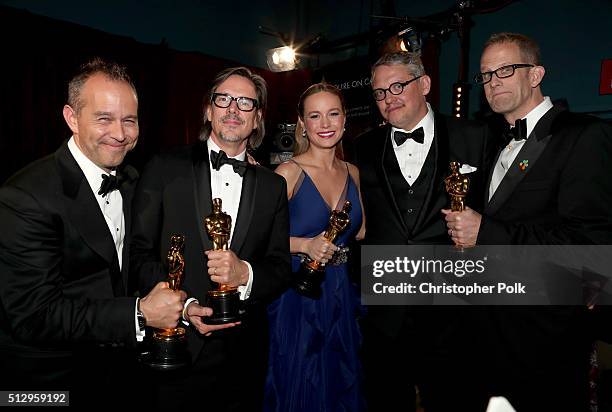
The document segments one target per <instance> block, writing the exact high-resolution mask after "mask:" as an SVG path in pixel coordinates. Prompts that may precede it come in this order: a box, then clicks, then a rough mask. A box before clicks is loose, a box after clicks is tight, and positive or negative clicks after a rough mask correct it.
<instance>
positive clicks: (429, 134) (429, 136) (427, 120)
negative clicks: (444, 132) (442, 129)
mask: <svg viewBox="0 0 612 412" xmlns="http://www.w3.org/2000/svg"><path fill="white" fill-rule="evenodd" d="M426 104H427V114H426V115H425V116H423V118H422V119H421V120H420V121H419V122H418V123H417V124H416V125H415V126H414V127H413V128H412V129H411V130H404V129H400V128H399V127H395V126H392V127H391V137H393V133H395V132H396V131H400V132H404V133H412V132H413V131H414V130H416V129H418V128H419V127H422V128H423V132H424V133H425V139H424V141H423V143H426V142H428V141H430V140H433V134H434V114H433V110H432V109H431V106H430V105H429V103H426ZM391 141H392V142H393V147H397V144H396V143H395V140H394V139H393V138H392V139H391Z"/></svg>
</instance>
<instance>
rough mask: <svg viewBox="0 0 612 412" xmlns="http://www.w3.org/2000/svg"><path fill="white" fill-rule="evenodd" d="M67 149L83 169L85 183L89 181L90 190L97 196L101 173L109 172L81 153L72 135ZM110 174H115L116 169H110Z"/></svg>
mask: <svg viewBox="0 0 612 412" xmlns="http://www.w3.org/2000/svg"><path fill="white" fill-rule="evenodd" d="M68 150H70V153H71V154H72V156H73V157H74V160H76V162H77V164H78V165H79V167H80V168H81V170H82V171H83V174H84V175H85V179H87V183H89V186H90V187H91V190H92V191H93V192H94V194H95V195H96V196H98V190H99V189H100V185H101V184H102V175H103V174H104V175H107V174H109V173H108V172H107V171H106V170H104V169H102V168H101V167H100V166H98V165H97V164H95V163H94V162H92V161H91V160H90V159H89V158H88V157H87V156H85V154H83V152H82V151H81V149H79V147H78V146H77V144H76V142H75V141H74V136H72V137H71V138H70V140H68ZM110 174H111V175H116V174H117V171H116V170H112V171H111V172H110Z"/></svg>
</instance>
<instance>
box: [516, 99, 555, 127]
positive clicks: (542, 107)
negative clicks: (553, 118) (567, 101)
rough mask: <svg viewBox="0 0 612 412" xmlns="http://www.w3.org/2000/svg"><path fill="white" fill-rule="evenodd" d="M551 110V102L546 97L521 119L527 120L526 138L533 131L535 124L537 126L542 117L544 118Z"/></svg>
mask: <svg viewBox="0 0 612 412" xmlns="http://www.w3.org/2000/svg"><path fill="white" fill-rule="evenodd" d="M552 108H553V104H552V101H551V100H550V97H548V96H546V97H544V100H542V102H541V103H540V104H538V105H537V106H536V107H534V108H533V109H532V110H531V111H530V112H529V113H527V116H525V117H524V118H523V119H526V120H527V136H529V135H530V134H531V132H532V131H533V129H535V126H536V124H538V122H539V121H540V119H541V118H542V116H544V115H545V114H546V113H547V112H548V111H549V110H550V109H552Z"/></svg>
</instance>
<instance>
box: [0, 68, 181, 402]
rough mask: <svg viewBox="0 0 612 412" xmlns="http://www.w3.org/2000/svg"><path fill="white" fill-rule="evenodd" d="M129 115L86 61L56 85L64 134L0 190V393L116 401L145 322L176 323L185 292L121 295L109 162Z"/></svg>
mask: <svg viewBox="0 0 612 412" xmlns="http://www.w3.org/2000/svg"><path fill="white" fill-rule="evenodd" d="M137 111H138V99H137V95H136V90H135V88H134V85H133V84H132V82H131V80H130V77H129V76H128V74H127V73H126V71H125V68H124V67H122V66H119V65H117V64H116V63H111V62H107V61H104V60H102V59H99V58H96V59H93V60H91V61H90V62H88V63H86V64H84V65H83V66H82V67H81V70H80V72H79V73H78V74H77V75H76V76H75V77H74V78H73V79H72V80H71V81H70V83H69V85H68V104H66V105H65V106H64V109H63V115H64V119H65V121H66V123H67V124H68V127H69V128H70V130H71V131H72V137H71V138H70V139H69V140H68V141H67V142H66V143H64V144H62V146H61V147H60V148H59V149H58V150H57V151H56V152H55V153H53V154H51V155H49V156H47V157H45V158H43V159H40V160H38V161H36V162H34V163H32V164H30V165H29V166H27V167H26V168H24V169H23V170H21V171H19V172H17V173H16V174H15V175H14V176H13V177H11V178H10V179H9V180H8V181H7V182H6V183H5V184H4V185H3V186H2V188H0V226H2V230H3V234H2V236H1V237H0V302H1V305H0V370H2V371H3V372H2V385H1V386H0V387H1V388H2V389H3V390H6V389H15V390H51V389H54V390H70V391H71V393H70V401H71V404H72V405H76V406H79V405H80V407H81V408H86V405H87V404H86V403H84V401H85V400H86V399H90V400H91V399H93V400H94V401H95V402H97V404H98V405H100V404H105V400H107V399H108V400H115V399H116V398H114V397H109V393H110V392H108V391H109V390H110V388H113V391H115V390H117V391H119V392H118V393H123V392H122V390H123V388H122V387H121V383H122V382H125V381H126V380H127V377H126V374H125V373H124V372H125V370H126V368H125V366H126V365H127V364H128V363H130V358H129V356H128V355H133V354H132V353H131V352H130V351H129V349H130V348H131V349H133V348H134V347H135V346H136V343H137V341H138V340H142V336H143V334H144V332H145V331H144V328H145V325H150V326H153V327H162V328H170V327H175V326H176V324H177V322H178V320H179V317H180V314H181V310H182V307H183V301H184V300H185V295H184V292H180V293H178V292H174V291H172V290H170V289H169V288H168V284H167V283H165V282H163V283H159V284H157V285H156V286H155V287H154V288H153V289H152V290H151V292H150V293H149V294H148V295H147V296H145V297H143V298H141V299H137V298H135V297H129V296H128V294H127V289H126V285H127V273H128V271H127V266H128V241H129V234H128V232H127V230H126V229H127V228H128V227H129V226H130V220H131V216H132V215H131V213H130V208H129V206H130V202H131V199H132V191H133V186H134V184H135V179H136V177H137V173H136V171H135V170H134V169H133V168H131V167H129V166H125V167H123V166H122V165H121V163H122V162H123V159H124V157H125V155H126V154H127V152H128V151H130V150H131V149H133V148H134V146H135V145H136V142H137V140H138V112H137ZM133 359H135V358H133V357H132V360H133ZM124 378H125V379H126V380H124ZM111 385H112V386H111ZM113 396H115V395H113ZM100 402H101V403H100ZM87 407H92V405H87Z"/></svg>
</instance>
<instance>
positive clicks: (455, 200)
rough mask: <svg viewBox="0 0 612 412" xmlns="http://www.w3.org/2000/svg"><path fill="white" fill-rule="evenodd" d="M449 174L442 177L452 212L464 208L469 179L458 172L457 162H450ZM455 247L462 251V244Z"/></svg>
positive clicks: (460, 210) (461, 210)
mask: <svg viewBox="0 0 612 412" xmlns="http://www.w3.org/2000/svg"><path fill="white" fill-rule="evenodd" d="M449 166H450V171H451V174H450V175H448V176H447V177H446V179H444V187H445V188H446V193H448V196H449V197H450V209H451V210H452V211H453V212H463V211H464V210H465V197H466V196H467V194H468V190H469V189H470V179H469V178H468V177H467V176H465V175H463V174H461V172H459V167H460V165H459V162H450V165H449ZM455 249H457V250H459V251H463V249H464V246H461V245H455Z"/></svg>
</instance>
